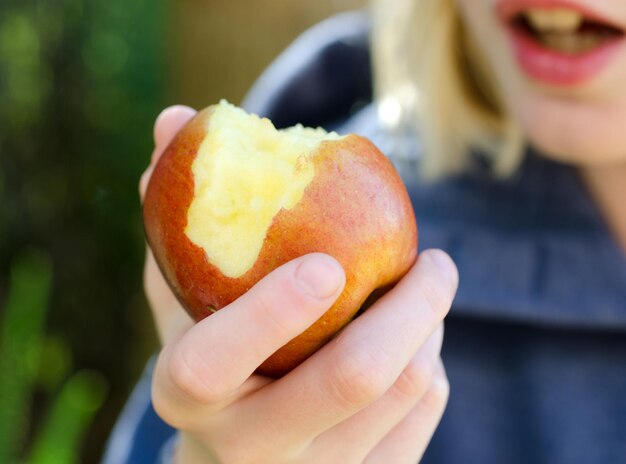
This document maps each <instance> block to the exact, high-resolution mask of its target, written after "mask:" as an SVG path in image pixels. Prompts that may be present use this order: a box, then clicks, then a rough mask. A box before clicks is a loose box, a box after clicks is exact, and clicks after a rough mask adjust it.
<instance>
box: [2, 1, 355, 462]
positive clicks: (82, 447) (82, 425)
mask: <svg viewBox="0 0 626 464" xmlns="http://www.w3.org/2000/svg"><path fill="white" fill-rule="evenodd" d="M364 3H365V2H364V1H363V0H318V1H316V2H294V1H293V0H263V1H262V0H179V1H165V0H150V1H148V0H135V1H131V2H129V1H122V0H91V1H89V0H0V202H1V203H0V204H1V205H2V209H1V210H0V211H1V214H0V308H2V309H1V311H2V313H1V314H0V324H1V326H0V327H1V330H0V337H2V338H1V339H0V369H1V377H0V462H2V463H5V462H7V463H10V462H12V461H15V460H18V459H19V460H22V461H23V460H26V461H28V462H59V463H63V462H87V463H91V462H98V460H99V458H100V456H101V454H102V450H103V446H104V443H105V440H106V438H107V436H108V434H109V432H110V430H111V427H112V425H113V423H114V421H115V419H116V417H117V415H118V413H119V411H120V409H121V407H122V406H123V404H124V402H125V400H126V398H127V396H128V394H129V392H130V390H131V388H132V387H133V385H134V383H135V381H136V380H137V378H138V376H139V375H140V373H141V370H142V368H143V365H144V363H145V362H146V360H147V359H148V357H149V356H150V355H151V354H152V353H154V352H155V351H156V350H157V349H158V343H157V340H156V336H155V332H154V328H153V324H152V320H151V318H150V313H149V309H148V308H147V305H146V302H145V299H144V295H143V291H142V287H141V272H142V260H143V246H144V245H143V235H142V225H141V221H140V208H139V203H138V198H137V181H138V178H139V176H140V174H141V172H142V170H143V169H144V167H145V166H146V164H147V162H148V159H149V156H150V152H151V149H152V124H153V121H154V118H155V117H156V115H157V114H158V113H159V111H160V110H161V109H162V108H163V107H164V106H167V105H170V104H174V103H183V104H187V105H191V106H194V107H197V108H199V107H204V106H207V105H208V104H210V103H213V102H216V101H217V100H219V99H220V98H228V99H229V100H231V101H233V102H236V103H237V102H240V101H241V99H242V98H243V96H244V94H245V92H246V90H247V89H248V88H249V87H250V85H251V84H252V82H253V81H254V79H255V78H256V77H257V76H258V74H259V73H260V72H261V71H262V70H263V68H264V67H265V66H266V65H267V64H268V63H269V62H270V61H271V60H272V59H273V58H274V57H275V56H276V55H277V54H278V53H279V52H280V50H281V49H283V48H284V47H285V46H286V45H287V44H288V43H289V42H290V41H291V40H293V38H294V37H295V36H296V35H298V34H299V33H300V32H302V31H303V30H304V29H306V28H307V27H309V26H310V25H311V24H314V23H316V22H318V21H319V20H321V19H323V18H324V17H327V16H329V15H330V14H332V13H334V12H337V11H342V10H348V9H355V8H358V7H361V6H363V5H364ZM74 450H76V451H74Z"/></svg>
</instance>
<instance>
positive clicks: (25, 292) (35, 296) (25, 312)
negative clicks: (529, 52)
mask: <svg viewBox="0 0 626 464" xmlns="http://www.w3.org/2000/svg"><path fill="white" fill-rule="evenodd" d="M52 276H53V273H52V263H51V260H50V257H49V256H48V255H47V254H46V253H44V252H42V251H37V250H27V251H24V252H22V253H19V254H18V255H17V257H16V258H15V260H14V262H13V264H12V266H11V271H10V279H9V280H10V282H9V290H8V296H7V299H6V302H5V307H4V314H3V318H2V321H1V324H0V326H1V327H2V329H1V331H0V372H2V376H0V462H1V463H7V464H11V463H16V462H23V458H22V456H23V455H24V453H25V449H29V448H30V450H31V451H30V452H29V454H30V457H29V458H28V459H27V461H26V462H29V463H50V464H52V463H71V462H76V461H78V452H79V449H80V445H81V439H82V437H83V434H84V432H85V430H86V428H87V426H88V425H89V423H90V422H91V420H92V418H93V415H94V414H95V412H96V411H97V410H98V409H99V408H100V406H101V405H102V403H103V400H104V397H105V394H106V382H105V380H104V378H103V377H102V375H100V374H99V373H96V372H93V371H88V370H82V371H79V372H77V373H74V374H73V375H71V376H70V377H69V378H68V379H67V380H65V379H64V378H63V377H66V375H65V374H66V372H67V371H68V370H69V363H70V360H69V359H68V356H67V353H68V351H67V350H66V349H65V348H63V345H62V344H59V343H58V342H56V343H55V342H51V340H54V339H51V338H46V337H45V336H44V327H45V319H46V314H47V312H48V299H49V296H50V289H51V285H52ZM41 386H44V387H47V388H46V390H48V391H49V392H53V393H52V395H51V396H50V397H49V398H47V400H49V401H47V402H50V403H51V407H50V409H49V411H48V414H47V418H46V420H45V421H44V422H43V425H42V427H41V428H40V430H39V431H38V432H37V433H36V434H35V435H34V438H33V439H32V440H30V442H31V443H32V445H27V443H26V442H27V437H28V436H29V435H32V430H30V429H31V426H32V424H31V423H30V417H31V414H30V407H31V403H32V400H33V397H34V394H35V392H36V391H37V390H39V389H41V388H40V387H41ZM57 391H58V393H57Z"/></svg>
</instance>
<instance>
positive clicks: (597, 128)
mask: <svg viewBox="0 0 626 464" xmlns="http://www.w3.org/2000/svg"><path fill="white" fill-rule="evenodd" d="M520 100H521V101H520V102H518V103H521V104H518V105H516V106H517V108H519V111H518V112H517V114H516V117H517V118H518V120H519V123H520V124H521V126H522V130H523V132H524V133H525V134H526V135H527V137H528V139H529V141H530V144H531V145H532V146H533V147H534V148H535V149H536V150H537V151H539V152H540V153H541V154H542V155H544V156H546V157H547V158H550V159H553V160H555V161H559V162H561V163H565V164H571V165H574V166H576V167H581V168H584V167H609V166H612V165H615V166H617V165H624V164H626V107H625V106H624V105H619V107H618V106H611V105H602V104H596V105H592V104H590V103H588V102H581V101H575V100H573V99H559V98H546V97H544V96H538V95H528V94H527V95H526V96H522V98H521V99H520ZM522 102H523V103H522Z"/></svg>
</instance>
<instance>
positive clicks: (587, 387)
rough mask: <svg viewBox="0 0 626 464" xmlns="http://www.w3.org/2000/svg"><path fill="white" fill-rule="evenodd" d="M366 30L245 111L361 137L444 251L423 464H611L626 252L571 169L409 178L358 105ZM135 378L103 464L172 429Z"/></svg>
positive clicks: (156, 445) (396, 147)
mask: <svg viewBox="0 0 626 464" xmlns="http://www.w3.org/2000/svg"><path fill="white" fill-rule="evenodd" d="M367 32H368V21H367V18H366V17H365V16H364V15H363V14H360V13H356V14H347V15H342V16H339V17H336V18H332V19H331V20H329V21H326V22H325V23H322V24H321V25H318V26H317V27H315V28H313V29H312V30H311V31H309V32H307V33H306V34H304V35H303V36H302V37H301V38H300V39H298V40H297V41H296V42H295V43H294V45H293V46H291V47H290V48H289V49H287V51H286V52H285V53H284V54H283V55H282V56H281V57H279V58H278V59H277V61H276V62H275V63H274V64H272V65H271V66H270V68H269V69H268V70H267V72H266V73H265V74H264V75H263V76H262V77H261V78H260V79H259V81H258V83H257V84H256V85H255V87H254V88H253V89H252V91H251V93H250V95H249V96H248V98H247V100H246V101H245V102H244V105H245V106H246V107H247V108H248V109H249V110H252V111H255V112H257V113H260V114H263V115H266V116H269V117H270V118H271V119H272V120H274V121H275V122H276V123H277V125H279V126H287V125H291V124H294V123H297V122H303V123H304V124H306V125H312V126H317V125H320V126H325V127H327V128H333V129H338V130H340V131H350V132H357V133H360V134H363V135H365V136H367V137H369V138H371V139H372V140H373V141H374V142H375V143H376V144H377V145H378V146H379V147H380V148H381V149H382V150H383V152H385V153H387V154H388V155H389V156H390V157H391V158H392V160H394V162H396V164H397V165H398V167H399V168H400V170H401V172H402V174H403V176H404V178H405V181H406V184H407V188H408V189H409V192H410V194H411V199H412V201H413V205H414V207H415V212H416V216H417V218H418V226H419V233H420V248H421V249H425V248H429V247H438V248H443V249H444V250H446V251H448V253H450V254H451V255H452V257H453V258H454V260H455V261H456V263H457V266H458V268H459V272H460V285H459V291H458V294H457V297H456V300H455V303H454V305H453V309H452V311H451V313H450V316H449V317H448V319H447V323H446V336H445V341H444V346H443V353H442V356H443V359H444V363H445V366H446V368H447V372H448V376H449V378H450V384H451V396H450V400H449V404H448V408H447V410H446V413H445V415H444V417H443V420H442V422H441V425H440V427H439V429H438V430H437V432H436V434H435V436H434V438H433V440H432V442H431V444H430V446H429V448H428V450H427V453H426V456H425V457H424V459H423V462H424V463H433V464H459V463H464V464H517V463H519V464H522V463H524V464H527V463H550V464H566V463H567V464H575V463H584V464H620V463H626V257H625V256H624V254H623V252H622V251H621V250H620V249H619V248H618V246H617V245H616V243H615V242H614V241H613V238H612V236H611V235H610V233H609V231H608V230H607V227H606V225H605V223H604V222H603V220H602V217H601V215H600V214H599V212H598V210H597V209H596V207H595V205H594V204H593V202H592V200H591V199H590V197H589V195H588V194H587V192H586V191H585V189H584V187H583V185H582V184H581V182H580V180H579V179H578V177H577V175H576V172H575V171H574V170H573V169H571V168H569V167H567V166H564V165H560V164H557V163H554V162H550V161H547V160H545V159H543V158H541V156H539V155H537V154H535V153H533V152H532V150H529V151H528V153H527V156H526V159H525V161H524V163H523V165H522V167H521V168H520V170H519V172H518V173H517V174H516V175H515V176H513V177H512V178H509V179H506V180H494V179H493V178H491V177H490V176H489V175H488V173H486V172H485V170H484V169H482V168H481V164H480V163H476V166H475V167H474V168H472V169H470V170H469V171H468V172H466V173H465V174H463V175H462V176H458V177H454V178H448V179H445V180H443V181H439V182H437V183H434V184H425V183H423V182H420V181H419V180H418V179H417V177H416V176H415V175H414V169H413V168H414V164H415V163H413V162H411V160H414V159H418V158H419V150H420V148H419V144H418V143H417V141H416V139H415V138H412V137H407V138H405V139H403V138H402V137H400V138H398V137H397V136H391V135H390V134H388V133H386V132H385V130H383V129H382V128H381V125H380V124H379V123H378V118H377V111H376V107H375V106H374V105H373V104H368V102H369V101H370V99H371V90H370V89H371V77H370V73H369V54H368V46H367V45H368V43H367ZM407 153H408V154H409V156H408V157H407V156H406V155H407ZM407 160H408V161H407ZM625 201H626V199H625ZM150 373H151V364H149V365H148V368H147V369H146V374H145V376H144V378H143V379H142V380H141V381H140V382H139V384H138V385H137V387H136V389H135V392H134V393H133V395H132V397H131V399H130V401H129V403H128V405H127V406H126V408H125V410H124V412H123V413H122V415H121V416H120V420H119V423H118V425H117V426H116V428H115V430H114V432H113V434H112V437H111V440H110V444H109V447H108V451H107V455H106V456H105V459H104V462H105V463H115V464H122V463H133V464H142V463H153V462H159V460H161V461H160V462H167V460H168V455H169V453H170V452H171V450H172V448H173V446H174V444H175V442H174V440H175V431H174V430H172V429H171V428H170V427H168V426H167V425H165V424H164V423H163V422H162V421H161V420H160V419H159V418H158V417H157V416H156V414H155V413H154V410H153V409H152V407H151V404H150V389H149V377H150ZM172 437H173V438H172Z"/></svg>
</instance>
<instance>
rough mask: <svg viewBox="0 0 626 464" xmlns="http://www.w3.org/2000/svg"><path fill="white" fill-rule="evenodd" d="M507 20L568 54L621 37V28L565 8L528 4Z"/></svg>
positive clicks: (520, 31)
mask: <svg viewBox="0 0 626 464" xmlns="http://www.w3.org/2000/svg"><path fill="white" fill-rule="evenodd" d="M509 24H510V27H511V28H512V29H513V30H514V31H515V32H517V33H518V34H523V35H525V36H526V37H527V38H528V39H530V40H532V41H533V42H535V43H536V44H537V45H539V46H540V47H542V48H545V49H547V50H551V51H554V52H556V53H561V54H563V55H570V56H576V55H582V54H585V53H588V52H590V51H592V50H594V49H597V48H599V47H602V46H603V45H605V44H607V43H608V42H611V41H614V40H618V39H621V38H623V37H624V31H623V30H622V29H620V28H618V27H617V26H614V25H612V24H609V23H607V22H601V21H599V20H595V19H591V18H588V17H585V16H584V15H583V14H582V13H581V12H579V11H576V10H573V9H568V8H556V9H549V10H548V9H539V8H529V9H528V10H525V11H521V12H519V13H517V14H516V15H514V16H513V17H512V18H511V19H510V20H509Z"/></svg>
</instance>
